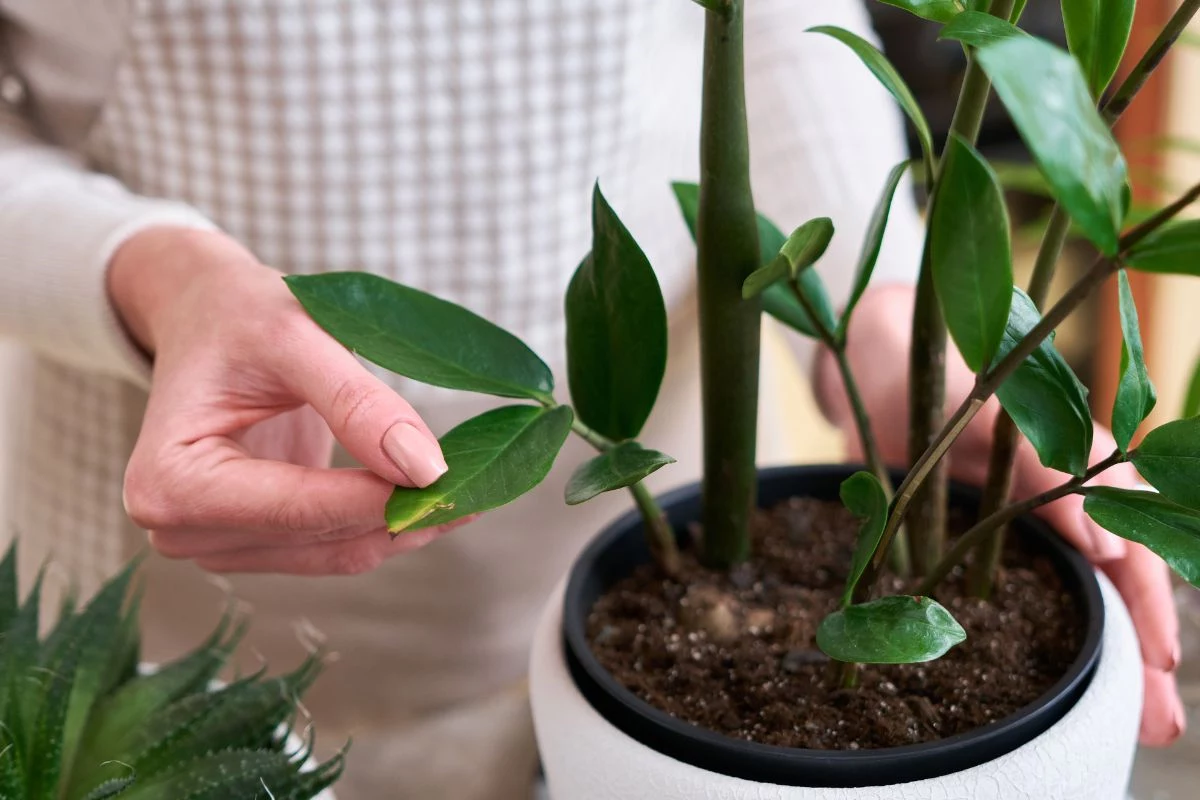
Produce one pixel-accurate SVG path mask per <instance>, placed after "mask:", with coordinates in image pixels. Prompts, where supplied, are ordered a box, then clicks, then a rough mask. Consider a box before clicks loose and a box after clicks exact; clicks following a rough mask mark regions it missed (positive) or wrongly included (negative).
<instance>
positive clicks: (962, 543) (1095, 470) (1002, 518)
mask: <svg viewBox="0 0 1200 800" xmlns="http://www.w3.org/2000/svg"><path fill="white" fill-rule="evenodd" d="M1126 459H1127V456H1126V455H1125V454H1124V453H1122V452H1121V451H1120V450H1117V451H1116V452H1114V453H1113V454H1112V455H1110V456H1109V457H1108V458H1106V459H1104V460H1103V461H1101V462H1099V463H1098V464H1096V465H1095V466H1093V467H1090V468H1089V469H1088V471H1087V472H1085V473H1084V474H1083V475H1080V476H1077V477H1074V478H1071V479H1070V480H1069V481H1067V482H1065V483H1062V484H1060V485H1058V486H1056V487H1054V488H1053V489H1049V490H1047V491H1045V492H1042V493H1041V494H1039V495H1037V496H1035V497H1031V498H1029V499H1027V500H1022V501H1021V502H1019V503H1012V504H1011V505H1008V506H1005V507H1004V508H1002V509H1000V510H998V511H996V512H994V513H992V514H990V515H988V516H987V517H986V518H984V519H982V520H980V521H979V522H977V523H975V525H974V527H972V528H971V529H970V530H968V531H967V532H966V533H964V534H963V535H962V536H961V537H959V539H958V541H957V542H955V543H954V546H953V547H952V548H950V550H949V551H947V553H946V556H945V557H944V558H943V559H942V560H941V561H940V562H939V563H938V564H937V565H936V566H935V567H934V568H933V570H932V571H931V572H930V573H929V574H928V575H926V576H925V577H924V578H923V579H922V580H921V583H920V584H918V586H917V588H916V589H915V590H914V594H917V595H928V594H930V593H932V592H933V590H934V589H936V588H937V585H938V584H939V583H941V582H942V579H944V578H945V577H946V576H947V575H949V574H950V571H951V570H952V569H954V567H955V565H957V564H958V563H959V562H960V561H961V560H962V559H963V558H964V557H965V556H966V554H967V553H968V552H970V550H971V548H972V547H975V546H976V545H978V544H980V543H981V542H983V541H985V540H986V538H987V537H988V536H990V535H992V533H994V532H995V530H996V529H997V528H999V527H1000V526H1002V525H1007V524H1008V523H1010V522H1012V521H1013V520H1014V519H1016V518H1017V517H1019V516H1021V515H1022V514H1026V513H1028V512H1030V511H1032V510H1033V509H1035V508H1039V507H1041V506H1044V505H1046V504H1047V503H1053V502H1054V501H1055V500H1058V499H1059V498H1062V497H1066V496H1067V495H1069V494H1074V493H1075V492H1078V491H1080V490H1081V489H1083V486H1084V484H1085V483H1087V482H1088V481H1090V480H1091V479H1092V478H1095V477H1096V476H1097V475H1099V474H1100V473H1101V472H1104V471H1105V470H1106V469H1108V468H1109V467H1112V466H1114V465H1116V464H1120V463H1121V462H1123V461H1125V460H1126Z"/></svg>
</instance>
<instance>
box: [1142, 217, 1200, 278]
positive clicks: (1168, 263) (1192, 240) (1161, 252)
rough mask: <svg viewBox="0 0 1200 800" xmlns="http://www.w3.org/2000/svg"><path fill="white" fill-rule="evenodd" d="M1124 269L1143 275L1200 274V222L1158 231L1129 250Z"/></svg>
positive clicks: (1169, 226) (1193, 221)
mask: <svg viewBox="0 0 1200 800" xmlns="http://www.w3.org/2000/svg"><path fill="white" fill-rule="evenodd" d="M1125 266H1127V267H1133V268H1134V269H1137V270H1141V271H1142V272H1159V273H1165V274H1169V275H1200V219H1189V220H1184V221H1182V222H1172V223H1169V224H1167V225H1164V226H1163V227H1161V228H1159V229H1158V230H1156V231H1155V232H1154V233H1152V234H1150V235H1149V236H1147V237H1146V238H1145V239H1142V240H1141V241H1140V242H1138V243H1137V244H1136V245H1134V246H1133V247H1132V248H1131V249H1130V251H1129V253H1127V254H1126V256H1125Z"/></svg>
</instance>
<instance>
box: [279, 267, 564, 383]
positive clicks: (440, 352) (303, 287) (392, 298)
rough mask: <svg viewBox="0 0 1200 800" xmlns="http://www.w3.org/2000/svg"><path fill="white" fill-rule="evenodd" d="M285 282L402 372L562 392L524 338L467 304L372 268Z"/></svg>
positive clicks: (342, 338)
mask: <svg viewBox="0 0 1200 800" xmlns="http://www.w3.org/2000/svg"><path fill="white" fill-rule="evenodd" d="M284 280H285V281H287V285H288V288H290V289H291V290H292V294H294V295H295V296H296V299H298V300H299V301H300V304H301V305H302V306H304V309H305V310H306V311H307V312H308V313H309V315H310V316H311V317H312V318H313V320H315V321H316V323H317V324H318V325H320V326H321V327H322V328H324V329H325V330H326V331H327V332H328V333H329V335H331V336H332V337H333V338H334V339H337V340H338V341H339V342H341V343H342V344H343V345H345V346H346V347H348V348H349V349H351V350H353V351H354V352H355V353H358V354H359V355H360V356H362V357H363V358H365V359H367V360H368V361H371V362H374V363H375V364H378V365H379V366H381V367H383V368H384V369H388V370H391V371H392V372H395V373H397V374H398V375H403V376H404V377H406V378H411V379H413V380H415V381H420V382H421V383H427V384H430V385H432V386H443V387H445V388H447V389H461V390H464V391H470V392H482V393H484V394H492V395H499V396H500V397H520V398H528V399H532V400H547V399H549V398H550V395H551V393H552V392H553V391H554V378H553V376H552V375H551V374H550V369H549V367H547V366H546V365H545V363H544V362H543V361H542V360H541V359H540V358H538V357H537V355H535V354H534V352H533V351H532V350H530V349H529V348H528V347H527V346H526V345H525V343H524V342H522V341H521V340H520V339H518V338H517V337H515V336H513V335H512V334H511V333H508V332H507V331H505V330H504V329H503V328H500V327H498V326H496V325H493V324H492V323H490V322H488V321H487V320H486V319H484V318H483V317H480V316H477V315H476V314H473V313H472V312H470V311H468V310H466V309H465V308H462V307H461V306H457V305H455V304H453V303H448V302H446V301H445V300H440V299H438V298H436V297H434V296H433V295H430V294H426V293H425V292H422V291H418V290H417V289H412V288H409V287H407V286H401V285H400V284H398V283H394V282H392V281H390V280H388V279H386V278H382V277H380V276H378V275H371V274H369V273H365V272H331V273H326V274H324V275H291V276H288V277H287V278H285V279H284Z"/></svg>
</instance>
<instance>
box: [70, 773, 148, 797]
mask: <svg viewBox="0 0 1200 800" xmlns="http://www.w3.org/2000/svg"><path fill="white" fill-rule="evenodd" d="M136 780H137V778H136V776H134V775H130V776H129V777H126V778H112V779H110V780H107V781H105V782H104V783H102V784H100V785H99V786H97V787H96V788H95V789H93V790H92V791H91V792H89V793H88V795H87V796H86V797H84V798H83V800H109V798H112V797H118V796H120V794H121V793H122V792H124V791H125V790H126V789H128V788H129V787H130V786H133V784H134V783H135V781H136Z"/></svg>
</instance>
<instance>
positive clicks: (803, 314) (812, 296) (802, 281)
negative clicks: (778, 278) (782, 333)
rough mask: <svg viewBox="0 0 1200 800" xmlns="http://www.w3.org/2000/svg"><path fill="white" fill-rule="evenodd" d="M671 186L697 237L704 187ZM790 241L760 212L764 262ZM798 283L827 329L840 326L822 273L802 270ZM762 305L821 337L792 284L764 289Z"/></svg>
mask: <svg viewBox="0 0 1200 800" xmlns="http://www.w3.org/2000/svg"><path fill="white" fill-rule="evenodd" d="M671 187H672V188H673V189H674V190H675V199H676V200H677V201H678V202H679V210H680V211H681V212H682V213H683V219H684V222H686V223H687V226H688V230H689V231H691V234H692V238H693V239H695V237H696V214H697V212H698V210H699V207H700V187H699V186H697V185H696V184H694V183H673V184H671ZM786 241H787V237H786V236H784V235H783V231H781V230H779V228H778V227H777V226H776V225H775V223H773V222H771V220H769V219H767V218H766V217H764V216H763V215H762V214H759V215H758V245H759V249H760V250H761V251H762V254H763V257H764V259H765V260H764V262H763V263H764V264H769V263H770V262H771V261H773V260H774V259H775V255H776V254H777V253H778V252H779V251H780V249H782V247H783V244H784V242H786ZM797 284H798V285H799V287H800V291H801V292H803V293H804V296H805V297H806V298H807V299H808V302H809V304H810V305H811V306H812V307H813V308H814V309H816V311H817V315H818V316H819V317H820V319H821V322H822V324H824V325H825V327H826V330H833V329H834V327H835V326H836V323H835V321H834V318H833V303H832V302H830V300H829V293H828V292H827V291H826V290H825V284H824V282H823V281H822V280H821V276H820V275H818V274H817V272H816V270H811V269H806V270H804V271H803V272H801V273H800V277H799V279H798V280H797ZM762 304H763V311H765V312H767V313H768V314H770V315H771V316H772V317H775V319H777V320H779V321H780V322H782V323H783V324H784V325H787V326H788V327H790V328H794V329H795V330H797V331H799V332H800V333H802V334H804V335H805V336H809V337H811V338H813V339H819V338H820V334H819V333H818V331H817V328H816V326H815V325H814V324H813V321H812V318H811V317H809V316H808V312H807V311H805V310H804V306H803V305H801V303H800V301H799V300H797V299H796V296H795V295H794V294H792V290H791V287H789V286H786V285H782V284H775V285H773V286H771V287H770V288H769V289H767V290H766V291H765V292H763V295H762Z"/></svg>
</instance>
